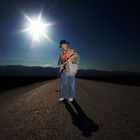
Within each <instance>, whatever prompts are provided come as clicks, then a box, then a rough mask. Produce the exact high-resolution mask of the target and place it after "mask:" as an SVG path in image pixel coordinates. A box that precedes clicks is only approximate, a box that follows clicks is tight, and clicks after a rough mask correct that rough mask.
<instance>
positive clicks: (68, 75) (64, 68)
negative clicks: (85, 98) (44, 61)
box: [58, 40, 80, 102]
mask: <svg viewBox="0 0 140 140" xmlns="http://www.w3.org/2000/svg"><path fill="white" fill-rule="evenodd" d="M60 48H61V49H62V51H61V54H60V57H59V61H58V66H59V68H60V78H61V97H60V98H59V101H60V102H61V101H63V100H64V99H65V98H66V87H67V81H69V83H70V95H69V101H70V102H72V101H73V99H74V98H75V95H74V94H75V93H74V92H75V91H74V87H75V74H76V72H77V71H76V70H77V69H76V66H78V64H79V63H80V57H79V55H78V54H77V53H76V52H75V51H74V50H73V49H70V48H69V42H67V41H66V40H61V41H60ZM71 67H72V68H71Z"/></svg>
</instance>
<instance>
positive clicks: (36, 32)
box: [27, 19, 47, 41]
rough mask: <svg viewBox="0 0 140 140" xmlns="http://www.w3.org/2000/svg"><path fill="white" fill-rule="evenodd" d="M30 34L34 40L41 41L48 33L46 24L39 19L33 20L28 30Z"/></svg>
mask: <svg viewBox="0 0 140 140" xmlns="http://www.w3.org/2000/svg"><path fill="white" fill-rule="evenodd" d="M27 30H28V32H29V33H30V34H31V35H32V37H33V40H35V41H39V40H40V38H41V37H42V36H44V34H45V33H46V30H47V28H46V24H45V23H43V22H42V21H41V20H39V19H34V20H31V23H30V25H29V27H28V28H27Z"/></svg>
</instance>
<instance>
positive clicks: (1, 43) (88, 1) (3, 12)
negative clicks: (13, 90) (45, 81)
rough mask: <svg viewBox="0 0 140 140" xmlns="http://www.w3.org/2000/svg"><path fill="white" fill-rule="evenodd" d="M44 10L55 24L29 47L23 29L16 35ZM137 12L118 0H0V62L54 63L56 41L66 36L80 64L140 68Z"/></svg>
mask: <svg viewBox="0 0 140 140" xmlns="http://www.w3.org/2000/svg"><path fill="white" fill-rule="evenodd" d="M41 10H43V14H42V18H43V19H45V20H46V21H48V22H53V23H54V25H53V26H51V27H50V28H49V29H48V32H47V34H48V35H49V36H50V38H51V39H52V41H49V40H47V39H46V40H45V39H44V40H41V41H40V44H38V43H36V44H34V45H35V46H34V47H32V38H31V36H29V35H28V34H27V33H18V31H19V30H20V29H22V28H23V27H24V25H25V24H26V22H27V20H26V19H25V17H24V16H23V13H26V14H27V15H28V16H30V17H32V16H35V15H37V16H38V14H39V12H40V11H41ZM139 13H140V10H139V5H138V3H136V2H134V1H132V2H128V1H122V0H120V1H119V0H112V1H104V0H83V1H82V0H69V1H67V0H46V1H45V0H27V1H26V0H13V1H11V0H9V1H8V0H1V1H0V18H1V19H0V65H7V64H12V65H15V64H16V65H17V64H20V65H28V66H32V65H34V66H47V65H49V66H53V67H56V64H57V59H58V57H59V53H60V49H59V47H58V46H59V41H60V40H61V39H66V40H67V41H69V42H70V47H71V48H73V49H75V50H76V51H77V52H78V53H79V55H80V58H81V63H80V68H85V69H87V68H88V69H98V70H127V71H136V72H140V14H139Z"/></svg>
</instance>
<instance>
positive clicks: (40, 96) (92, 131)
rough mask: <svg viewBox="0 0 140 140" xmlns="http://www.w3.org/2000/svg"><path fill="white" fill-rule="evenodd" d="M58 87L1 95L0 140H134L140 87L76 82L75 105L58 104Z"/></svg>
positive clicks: (139, 125)
mask: <svg viewBox="0 0 140 140" xmlns="http://www.w3.org/2000/svg"><path fill="white" fill-rule="evenodd" d="M58 83H59V80H50V81H44V82H40V83H38V84H32V85H29V86H25V87H20V88H16V89H13V90H8V91H5V92H3V93H1V94H0V140H22V139H23V140H63V139H64V140H85V139H91V140H132V139H133V140H139V139H140V111H139V110H140V109H139V107H140V87H134V86H125V85H118V84H111V83H105V82H96V81H90V80H83V79H76V85H75V95H76V100H75V101H74V102H72V103H70V102H69V101H67V100H65V101H64V102H61V103H59V102H58V98H59V96H60V92H56V90H58V89H59V88H58ZM67 93H69V89H68V90H67Z"/></svg>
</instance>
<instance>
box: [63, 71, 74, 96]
mask: <svg viewBox="0 0 140 140" xmlns="http://www.w3.org/2000/svg"><path fill="white" fill-rule="evenodd" d="M68 81H69V84H70V94H69V97H70V98H74V97H75V95H74V94H75V90H74V87H75V75H74V76H66V73H65V70H64V71H63V72H62V73H61V97H62V98H66V89H67V82H68Z"/></svg>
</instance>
